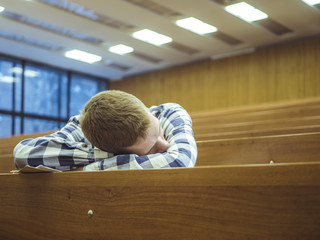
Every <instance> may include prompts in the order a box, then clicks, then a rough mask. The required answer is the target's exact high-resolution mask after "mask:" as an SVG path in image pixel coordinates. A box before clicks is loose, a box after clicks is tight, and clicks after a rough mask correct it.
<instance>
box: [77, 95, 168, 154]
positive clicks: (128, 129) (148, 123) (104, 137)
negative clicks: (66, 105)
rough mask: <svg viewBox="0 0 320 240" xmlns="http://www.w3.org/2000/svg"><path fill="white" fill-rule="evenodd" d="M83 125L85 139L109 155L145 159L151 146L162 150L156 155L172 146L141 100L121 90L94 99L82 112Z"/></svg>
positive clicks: (81, 120)
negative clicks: (127, 154)
mask: <svg viewBox="0 0 320 240" xmlns="http://www.w3.org/2000/svg"><path fill="white" fill-rule="evenodd" d="M80 125H81V128H82V131H83V133H84V135H85V136H86V138H87V139H88V140H89V141H90V142H91V143H92V144H93V145H94V146H96V147H98V148H99V149H101V150H104V151H107V152H112V153H136V154H139V155H143V154H145V153H147V151H148V150H147V149H148V148H149V146H150V148H153V149H154V148H155V147H156V146H154V145H157V146H159V147H157V148H158V150H157V152H164V151H166V150H167V148H168V146H169V144H168V143H167V142H166V141H165V140H164V139H163V135H162V133H161V128H160V126H159V121H158V119H157V118H155V117H154V116H152V115H151V114H150V112H149V111H148V109H147V108H146V106H145V105H144V104H143V103H142V102H141V101H140V100H139V99H138V98H136V97H135V96H133V95H131V94H128V93H125V92H122V91H118V90H108V91H104V92H100V93H98V94H97V95H95V96H94V97H92V98H91V99H90V100H89V101H88V102H87V104H86V105H85V107H84V109H83V111H82V115H81V118H80ZM158 129H159V130H158ZM157 134H158V136H157ZM162 139H163V140H162ZM152 151H154V150H152ZM148 153H151V152H148ZM152 153H154V152H152Z"/></svg>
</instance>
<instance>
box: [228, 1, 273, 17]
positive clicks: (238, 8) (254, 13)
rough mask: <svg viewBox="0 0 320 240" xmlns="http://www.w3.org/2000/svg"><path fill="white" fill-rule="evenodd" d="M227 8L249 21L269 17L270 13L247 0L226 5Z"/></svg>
mask: <svg viewBox="0 0 320 240" xmlns="http://www.w3.org/2000/svg"><path fill="white" fill-rule="evenodd" d="M225 10H226V11H227V12H229V13H231V14H233V15H235V16H237V17H239V18H241V19H243V20H245V21H247V22H253V21H258V20H262V19H266V18H268V15H267V14H266V13H264V12H262V11H260V10H259V9H257V8H254V7H253V6H251V5H249V4H248V3H246V2H240V3H236V4H232V5H229V6H227V7H225Z"/></svg>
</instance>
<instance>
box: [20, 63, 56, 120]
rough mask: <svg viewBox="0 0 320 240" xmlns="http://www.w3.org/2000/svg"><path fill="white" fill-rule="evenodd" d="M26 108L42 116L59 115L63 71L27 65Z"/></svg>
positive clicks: (27, 111) (28, 111)
mask: <svg viewBox="0 0 320 240" xmlns="http://www.w3.org/2000/svg"><path fill="white" fill-rule="evenodd" d="M24 78H25V89H24V110H25V112H26V113H32V114H37V115H41V116H51V117H58V116H59V111H58V110H59V103H60V105H61V99H60V94H59V85H60V83H61V81H62V80H61V78H62V76H61V73H60V72H57V71H54V70H51V69H47V68H38V67H35V66H30V65H27V66H26V67H25V72H24Z"/></svg>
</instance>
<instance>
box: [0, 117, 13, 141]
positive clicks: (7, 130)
mask: <svg viewBox="0 0 320 240" xmlns="http://www.w3.org/2000/svg"><path fill="white" fill-rule="evenodd" d="M0 129H1V130H0V137H10V136H11V135H12V117H11V115H8V114H1V113H0Z"/></svg>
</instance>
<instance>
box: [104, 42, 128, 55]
mask: <svg viewBox="0 0 320 240" xmlns="http://www.w3.org/2000/svg"><path fill="white" fill-rule="evenodd" d="M109 51H110V52H113V53H116V54H119V55H124V54H127V53H131V52H133V51H134V49H133V48H132V47H129V46H126V45H123V44H118V45H115V46H112V47H110V48H109Z"/></svg>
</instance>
